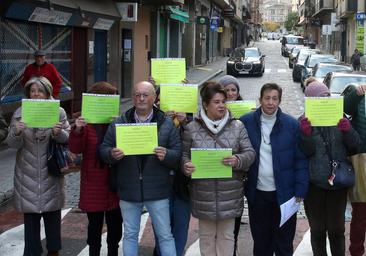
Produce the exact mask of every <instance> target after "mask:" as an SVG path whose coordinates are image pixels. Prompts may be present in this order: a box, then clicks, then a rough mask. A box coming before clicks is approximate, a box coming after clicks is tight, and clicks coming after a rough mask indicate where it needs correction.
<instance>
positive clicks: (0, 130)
mask: <svg viewBox="0 0 366 256" xmlns="http://www.w3.org/2000/svg"><path fill="white" fill-rule="evenodd" d="M7 135H8V125H7V123H6V121H5V119H4V117H3V114H2V112H1V109H0V143H1V142H2V141H3V140H5V138H6V136H7Z"/></svg>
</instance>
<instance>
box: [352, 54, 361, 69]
mask: <svg viewBox="0 0 366 256" xmlns="http://www.w3.org/2000/svg"><path fill="white" fill-rule="evenodd" d="M361 56H362V54H361V53H360V52H359V51H358V49H355V51H354V53H353V54H352V56H351V63H352V67H353V70H356V71H359V70H360V68H361Z"/></svg>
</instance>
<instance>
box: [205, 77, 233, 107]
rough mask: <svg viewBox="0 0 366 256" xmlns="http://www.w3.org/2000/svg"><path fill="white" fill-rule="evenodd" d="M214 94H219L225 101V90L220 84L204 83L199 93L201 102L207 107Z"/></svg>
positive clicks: (213, 82)
mask: <svg viewBox="0 0 366 256" xmlns="http://www.w3.org/2000/svg"><path fill="white" fill-rule="evenodd" d="M216 93H221V94H222V95H224V97H225V99H227V94H226V90H225V88H224V87H223V86H222V85H221V84H219V83H218V82H215V81H207V82H205V83H204V84H203V85H202V88H201V91H200V95H201V99H202V102H203V103H205V104H207V105H208V104H209V103H210V100H211V99H212V98H213V96H214V95H215V94H216Z"/></svg>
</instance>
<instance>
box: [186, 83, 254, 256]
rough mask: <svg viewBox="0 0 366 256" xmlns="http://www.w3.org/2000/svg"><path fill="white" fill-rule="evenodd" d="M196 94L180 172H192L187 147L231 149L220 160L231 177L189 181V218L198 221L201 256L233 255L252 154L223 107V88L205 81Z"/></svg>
mask: <svg viewBox="0 0 366 256" xmlns="http://www.w3.org/2000/svg"><path fill="white" fill-rule="evenodd" d="M200 94H201V99H202V105H203V108H202V109H201V110H200V112H199V117H198V118H196V119H195V120H194V121H192V122H191V123H189V124H188V125H187V129H186V130H185V131H184V135H183V157H182V164H183V171H184V173H185V174H186V175H187V176H191V175H192V173H193V172H194V171H195V166H194V165H193V163H192V162H191V148H208V149H209V148H232V154H233V155H232V156H228V157H225V158H223V160H222V163H223V164H224V165H226V166H229V167H232V178H222V179H220V178H212V179H192V180H191V183H190V196H191V207H192V215H193V216H194V217H196V218H198V221H199V239H200V251H201V255H202V256H215V255H217V256H227V255H233V253H234V233H233V230H234V224H235V218H236V217H239V216H241V214H242V212H243V204H244V199H243V196H244V184H243V176H244V173H245V172H246V171H247V170H248V168H249V166H250V165H251V163H252V162H253V161H254V158H255V153H254V150H253V148H252V145H251V143H250V141H249V138H248V135H247V132H246V129H245V127H244V125H243V124H242V123H241V122H240V121H238V120H236V119H234V118H232V117H231V114H230V112H229V111H228V110H227V109H226V107H225V101H226V98H227V95H226V91H225V89H224V88H223V87H222V86H221V85H220V84H219V83H217V82H213V81H209V82H206V83H204V84H203V87H202V89H201V92H200Z"/></svg>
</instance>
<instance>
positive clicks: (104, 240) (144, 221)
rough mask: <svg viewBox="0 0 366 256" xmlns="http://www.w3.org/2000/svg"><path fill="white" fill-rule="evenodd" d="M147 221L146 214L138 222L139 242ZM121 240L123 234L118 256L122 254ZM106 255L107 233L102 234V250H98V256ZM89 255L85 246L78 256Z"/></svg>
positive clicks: (147, 215)
mask: <svg viewBox="0 0 366 256" xmlns="http://www.w3.org/2000/svg"><path fill="white" fill-rule="evenodd" d="M148 219H149V213H148V212H146V213H144V214H142V215H141V222H140V232H139V242H140V241H141V238H142V235H143V234H144V230H145V226H146V223H147V220H148ZM121 228H122V227H121ZM122 240H123V234H122V239H121V241H120V242H119V244H118V245H119V251H120V252H119V253H118V255H122V256H123V252H122ZM107 254H108V247H107V232H104V233H103V235H102V248H101V250H100V255H107ZM88 255H89V246H86V247H85V248H84V249H83V250H82V251H81V252H80V253H79V254H78V256H88Z"/></svg>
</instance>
